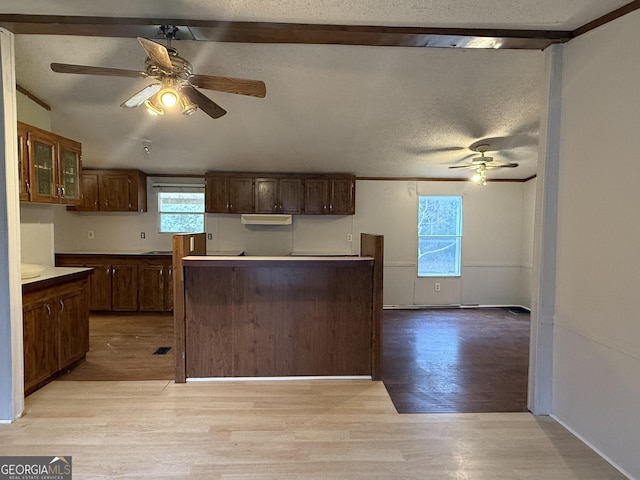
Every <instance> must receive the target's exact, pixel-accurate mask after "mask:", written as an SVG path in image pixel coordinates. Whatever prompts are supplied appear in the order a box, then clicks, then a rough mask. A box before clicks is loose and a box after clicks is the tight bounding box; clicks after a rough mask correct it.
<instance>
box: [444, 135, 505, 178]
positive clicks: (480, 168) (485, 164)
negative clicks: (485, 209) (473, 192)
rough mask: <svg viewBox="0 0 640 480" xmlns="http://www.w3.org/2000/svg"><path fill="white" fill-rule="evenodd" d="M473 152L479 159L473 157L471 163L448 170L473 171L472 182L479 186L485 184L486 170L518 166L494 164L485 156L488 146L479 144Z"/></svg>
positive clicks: (491, 158) (454, 166)
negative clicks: (462, 169)
mask: <svg viewBox="0 0 640 480" xmlns="http://www.w3.org/2000/svg"><path fill="white" fill-rule="evenodd" d="M474 150H475V151H476V152H478V153H479V154H480V156H479V157H473V158H472V159H471V163H468V164H466V165H453V166H451V167H449V168H468V169H471V170H475V172H476V173H475V175H474V176H473V178H472V180H473V181H474V182H476V183H478V184H480V185H486V184H487V170H490V169H494V168H515V167H517V166H518V164H517V163H515V162H495V161H494V160H493V157H488V156H485V152H486V151H488V150H489V144H486V143H481V144H480V145H477V146H476V147H475V148H474Z"/></svg>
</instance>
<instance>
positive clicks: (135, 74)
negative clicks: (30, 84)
mask: <svg viewBox="0 0 640 480" xmlns="http://www.w3.org/2000/svg"><path fill="white" fill-rule="evenodd" d="M51 70H53V71H54V72H57V73H79V74H83V75H106V76H111V77H130V78H140V77H148V75H147V74H146V72H140V71H136V70H123V69H121V68H107V67H90V66H88V65H71V64H68V63H52V64H51Z"/></svg>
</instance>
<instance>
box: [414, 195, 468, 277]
mask: <svg viewBox="0 0 640 480" xmlns="http://www.w3.org/2000/svg"><path fill="white" fill-rule="evenodd" d="M423 197H424V198H427V199H428V198H443V197H444V198H458V199H459V211H458V221H459V223H458V225H457V227H456V230H457V232H458V234H456V235H451V234H447V235H441V234H438V235H435V234H429V235H424V234H422V235H421V234H420V202H421V198H423ZM463 199H464V197H463V195H444V194H442V195H418V198H417V206H418V208H417V217H418V218H417V223H416V227H417V243H418V244H417V248H416V256H417V261H416V276H417V278H438V277H441V278H455V277H461V276H462V237H463V223H464V216H463V215H464V208H463ZM427 201H428V200H427ZM422 238H433V239H436V238H440V239H455V246H454V248H455V250H456V253H455V258H456V267H457V271H456V272H455V273H441V272H439V273H421V269H420V257H421V255H420V253H421V251H420V246H421V239H422Z"/></svg>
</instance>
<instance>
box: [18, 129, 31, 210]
mask: <svg viewBox="0 0 640 480" xmlns="http://www.w3.org/2000/svg"><path fill="white" fill-rule="evenodd" d="M18 175H19V177H20V201H21V202H28V201H29V187H30V185H29V159H28V157H27V128H26V126H25V125H24V124H20V123H19V124H18Z"/></svg>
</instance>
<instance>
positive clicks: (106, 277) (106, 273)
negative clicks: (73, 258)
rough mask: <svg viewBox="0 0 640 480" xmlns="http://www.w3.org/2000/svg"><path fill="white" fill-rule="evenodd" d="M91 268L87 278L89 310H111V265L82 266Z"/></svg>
mask: <svg viewBox="0 0 640 480" xmlns="http://www.w3.org/2000/svg"><path fill="white" fill-rule="evenodd" d="M83 266H86V267H90V268H93V273H92V274H91V275H90V276H89V309H90V310H103V311H109V310H111V277H112V274H111V265H104V264H101V265H83Z"/></svg>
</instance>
